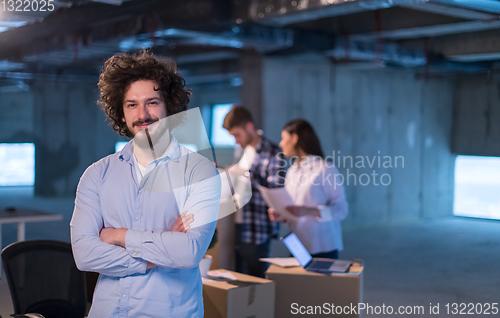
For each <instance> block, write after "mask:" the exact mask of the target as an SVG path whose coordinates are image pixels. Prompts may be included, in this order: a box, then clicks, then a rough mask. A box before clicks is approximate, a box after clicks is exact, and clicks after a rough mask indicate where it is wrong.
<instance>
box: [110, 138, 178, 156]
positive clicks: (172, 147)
mask: <svg viewBox="0 0 500 318" xmlns="http://www.w3.org/2000/svg"><path fill="white" fill-rule="evenodd" d="M170 137H171V139H170V144H169V145H168V147H167V149H166V150H165V152H164V153H163V155H162V156H161V157H159V158H157V159H155V160H154V161H153V162H155V161H159V160H163V159H166V158H167V157H168V158H170V159H171V160H174V161H175V160H177V159H179V158H180V156H181V149H180V147H179V143H178V142H177V139H175V137H174V135H171V136H170ZM132 144H133V142H132V140H130V141H129V142H128V143H127V144H126V145H125V147H123V149H122V150H121V151H120V155H119V158H120V159H122V160H125V161H127V162H129V163H131V160H134V159H135V156H132V154H133V151H132ZM134 161H135V160H134Z"/></svg>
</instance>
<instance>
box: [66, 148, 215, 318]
mask: <svg viewBox="0 0 500 318" xmlns="http://www.w3.org/2000/svg"><path fill="white" fill-rule="evenodd" d="M136 167H137V162H136V160H135V158H134V155H133V152H132V142H129V143H128V144H127V145H126V146H125V147H124V148H123V150H122V151H120V152H118V153H115V154H113V155H110V156H107V157H105V158H103V159H101V160H99V161H98V162H96V163H94V164H92V165H91V166H90V167H89V168H88V169H87V170H86V171H85V173H84V174H83V176H82V177H81V179H80V183H79V185H78V189H77V195H76V200H75V210H74V213H73V218H72V220H71V224H70V225H71V243H72V247H73V254H74V257H75V261H76V264H77V266H78V268H79V269H80V270H83V271H93V272H98V273H100V274H101V275H100V276H99V281H98V283H97V286H96V289H95V292H94V299H93V303H92V308H91V310H90V313H89V316H88V317H90V318H92V317H162V318H164V317H203V298H202V282H201V277H200V271H199V267H198V264H199V262H200V260H201V259H202V257H203V255H204V254H205V252H206V250H207V248H208V245H209V243H210V241H211V239H212V236H213V233H214V230H215V225H216V222H215V221H216V220H217V213H218V208H219V198H220V189H221V183H220V177H219V175H218V174H217V170H216V169H215V167H214V166H213V164H212V163H211V162H210V161H209V160H207V159H206V158H204V157H202V156H201V155H199V154H197V153H193V152H192V151H190V150H188V149H187V148H185V147H183V146H181V145H179V144H178V143H177V141H176V140H175V138H172V141H171V143H170V145H169V146H168V148H167V150H166V151H165V153H164V155H163V156H162V157H161V158H158V159H157V160H155V161H153V162H152V163H150V164H149V165H148V167H147V170H146V173H145V175H144V177H143V178H142V179H141V180H139V179H138V178H137V175H136ZM186 210H187V211H188V213H193V214H194V219H195V221H194V222H193V223H192V224H191V229H189V230H188V231H187V233H179V232H171V231H169V230H170V229H171V228H172V227H173V225H174V223H175V220H176V219H177V218H178V216H179V214H180V213H182V212H184V211H186ZM104 227H113V228H127V229H129V230H128V231H127V234H126V237H125V245H126V247H125V248H123V247H121V246H116V245H110V244H107V243H104V242H102V241H101V239H100V238H99V233H100V231H101V229H102V228H104ZM148 261H149V262H151V263H154V264H157V265H158V266H157V267H155V268H152V269H149V270H146V265H147V263H148Z"/></svg>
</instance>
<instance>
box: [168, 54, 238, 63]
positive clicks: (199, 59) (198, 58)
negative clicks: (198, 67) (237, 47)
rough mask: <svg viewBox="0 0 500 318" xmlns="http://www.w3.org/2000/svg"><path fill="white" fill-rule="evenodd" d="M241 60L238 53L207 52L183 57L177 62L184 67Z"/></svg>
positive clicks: (177, 59) (178, 58)
mask: <svg viewBox="0 0 500 318" xmlns="http://www.w3.org/2000/svg"><path fill="white" fill-rule="evenodd" d="M239 58H240V54H238V53H237V52H231V51H216V52H207V53H199V54H186V55H181V56H179V57H177V58H176V59H175V61H176V63H177V65H184V64H192V63H205V62H213V61H222V60H235V59H239Z"/></svg>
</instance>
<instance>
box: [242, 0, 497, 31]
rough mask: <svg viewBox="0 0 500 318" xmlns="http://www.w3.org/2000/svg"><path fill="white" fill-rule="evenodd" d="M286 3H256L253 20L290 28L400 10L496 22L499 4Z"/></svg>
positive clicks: (443, 0) (413, 0)
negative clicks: (387, 10) (393, 9)
mask: <svg viewBox="0 0 500 318" xmlns="http://www.w3.org/2000/svg"><path fill="white" fill-rule="evenodd" d="M297 3H299V1H292V0H289V1H283V2H281V3H280V5H274V6H271V5H269V3H268V1H254V2H252V7H251V10H250V15H251V17H252V19H254V20H255V21H258V22H259V23H263V24H268V25H279V26H283V25H288V24H293V23H301V22H306V21H312V20H318V19H323V18H328V17H335V16H341V15H348V14H353V13H359V12H363V11H372V10H378V9H386V8H390V7H396V6H401V7H405V8H410V9H413V10H421V11H427V12H432V13H438V14H441V15H447V16H453V17H459V18H464V19H474V20H478V19H483V20H486V19H495V18H497V17H498V13H499V12H500V3H498V2H497V1H495V0H326V1H302V2H300V4H297Z"/></svg>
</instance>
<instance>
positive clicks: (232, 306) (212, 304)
mask: <svg viewBox="0 0 500 318" xmlns="http://www.w3.org/2000/svg"><path fill="white" fill-rule="evenodd" d="M218 271H220V272H226V273H231V274H232V275H234V276H235V277H236V278H237V280H214V279H210V278H209V279H206V278H204V279H203V305H204V307H205V317H206V318H226V317H227V318H246V317H252V318H274V317H275V316H274V300H275V283H274V282H272V281H270V280H267V279H263V278H259V277H254V276H249V275H244V274H240V273H236V272H231V271H227V270H224V269H220V270H218Z"/></svg>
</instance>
